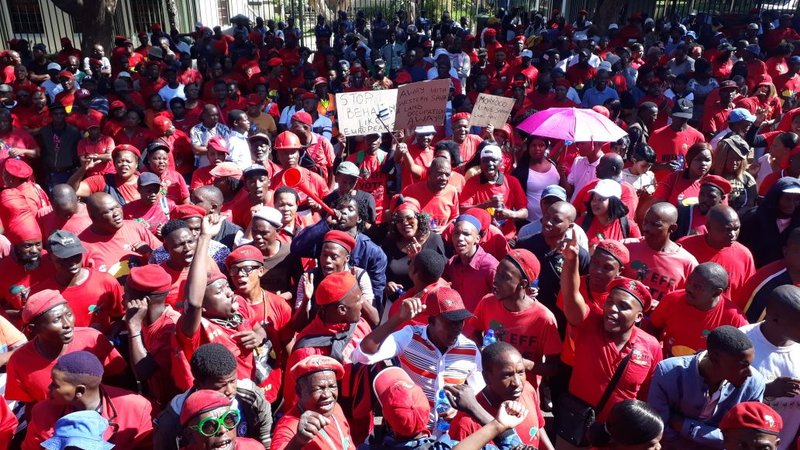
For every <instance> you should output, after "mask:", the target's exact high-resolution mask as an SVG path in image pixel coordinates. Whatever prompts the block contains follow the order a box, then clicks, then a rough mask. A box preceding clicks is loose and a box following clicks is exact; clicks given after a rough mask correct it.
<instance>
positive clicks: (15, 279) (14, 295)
mask: <svg viewBox="0 0 800 450" xmlns="http://www.w3.org/2000/svg"><path fill="white" fill-rule="evenodd" d="M54 271H55V269H54V268H53V263H52V262H51V261H50V256H49V255H48V254H47V250H42V254H41V256H40V257H39V267H37V268H36V269H33V270H25V268H24V267H23V266H22V264H20V263H19V262H17V260H16V259H14V257H13V255H10V256H8V257H6V258H3V259H0V286H2V288H0V304H2V307H3V309H4V310H5V309H13V310H21V309H22V306H23V305H24V304H25V301H26V300H27V299H28V297H29V296H30V294H32V293H33V292H35V291H32V290H31V286H34V285H37V284H39V283H41V282H42V281H44V280H46V279H47V278H48V277H51V276H53V272H54ZM14 325H15V326H17V327H19V326H20V325H21V324H20V323H14Z"/></svg>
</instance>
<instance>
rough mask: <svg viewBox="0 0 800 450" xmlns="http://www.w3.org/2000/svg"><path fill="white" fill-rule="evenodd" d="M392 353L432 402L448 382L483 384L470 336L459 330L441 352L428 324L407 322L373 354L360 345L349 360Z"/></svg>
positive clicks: (375, 359)
mask: <svg viewBox="0 0 800 450" xmlns="http://www.w3.org/2000/svg"><path fill="white" fill-rule="evenodd" d="M395 357H397V358H398V359H399V360H400V367H402V368H403V370H405V371H406V373H408V375H409V376H410V377H411V379H412V380H414V383H415V384H417V385H418V386H420V387H421V388H422V391H423V392H425V396H426V397H428V400H429V401H430V402H431V403H433V402H434V400H435V399H436V393H437V392H438V391H439V389H441V388H443V387H444V386H447V385H452V384H463V383H467V384H468V385H470V387H472V389H473V390H474V391H475V392H479V391H480V390H481V389H483V388H484V386H485V382H484V381H483V376H482V375H481V370H482V366H481V354H480V352H479V351H478V346H477V345H475V343H474V342H472V340H470V339H469V338H467V337H466V336H464V335H463V334H459V335H458V339H457V340H456V343H455V344H454V345H453V346H451V347H450V348H448V349H447V351H445V352H444V354H442V353H441V352H440V351H439V349H438V348H436V346H435V345H434V344H433V342H431V341H430V339H428V327H427V326H422V325H408V326H406V327H403V328H401V329H400V330H398V331H395V332H394V333H392V334H390V335H389V337H387V338H386V340H385V341H383V343H382V344H381V346H380V348H379V349H378V351H377V352H375V353H374V354H372V355H367V354H365V353H364V352H363V351H362V350H361V346H360V345H359V347H358V348H357V349H356V351H355V352H353V356H352V360H353V362H357V363H362V364H374V363H377V362H379V361H383V360H385V359H391V358H395Z"/></svg>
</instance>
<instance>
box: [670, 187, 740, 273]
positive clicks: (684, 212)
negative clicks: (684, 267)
mask: <svg viewBox="0 0 800 450" xmlns="http://www.w3.org/2000/svg"><path fill="white" fill-rule="evenodd" d="M730 193H731V183H730V182H728V180H726V179H725V178H722V177H721V176H719V175H706V176H704V177H703V178H702V179H701V180H700V191H699V192H698V194H697V203H692V204H690V205H685V204H683V202H679V203H678V229H677V230H675V232H674V233H672V236H671V237H672V239H674V240H678V239H680V238H682V237H684V236H691V235H693V234H704V233H706V231H707V230H706V220H708V212H709V211H710V210H711V208H713V207H715V206H717V205H720V204H723V203H727V196H728V194H730ZM691 253H693V254H694V252H691ZM695 256H697V255H696V254H695ZM701 262H702V261H701Z"/></svg>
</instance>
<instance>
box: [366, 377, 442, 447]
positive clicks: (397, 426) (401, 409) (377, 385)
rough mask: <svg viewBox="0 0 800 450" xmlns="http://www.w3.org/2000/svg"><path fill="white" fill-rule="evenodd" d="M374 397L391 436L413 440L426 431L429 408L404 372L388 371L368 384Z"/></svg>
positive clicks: (419, 388) (419, 389) (423, 395)
mask: <svg viewBox="0 0 800 450" xmlns="http://www.w3.org/2000/svg"><path fill="white" fill-rule="evenodd" d="M372 387H373V389H374V390H375V395H376V396H377V397H378V402H380V404H381V409H382V410H383V419H384V420H385V421H386V422H388V424H389V427H390V428H391V429H392V431H393V432H394V434H395V435H397V436H398V437H402V438H408V437H415V436H417V435H418V434H420V433H422V432H425V431H426V430H427V429H428V418H429V416H430V413H431V406H430V403H428V398H427V397H425V393H424V392H422V388H421V387H419V386H418V385H417V384H415V383H414V381H412V380H411V377H409V376H408V373H406V371H405V370H403V369H401V368H400V367H397V366H394V367H388V368H386V369H384V370H382V371H381V372H380V373H378V375H376V376H375V379H374V380H373V382H372Z"/></svg>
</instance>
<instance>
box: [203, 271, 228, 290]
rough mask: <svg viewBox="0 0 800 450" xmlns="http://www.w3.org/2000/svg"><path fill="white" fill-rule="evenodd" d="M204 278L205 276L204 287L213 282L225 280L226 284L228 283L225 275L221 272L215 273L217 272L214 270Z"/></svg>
mask: <svg viewBox="0 0 800 450" xmlns="http://www.w3.org/2000/svg"><path fill="white" fill-rule="evenodd" d="M206 276H207V278H206V286H208V285H210V284H211V283H213V282H215V281H219V280H225V282H226V283H227V282H228V276H227V275H225V274H224V273H222V272H219V271H217V270H214V271H212V272H208V273H207V275H206Z"/></svg>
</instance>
